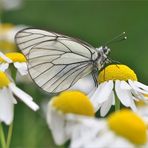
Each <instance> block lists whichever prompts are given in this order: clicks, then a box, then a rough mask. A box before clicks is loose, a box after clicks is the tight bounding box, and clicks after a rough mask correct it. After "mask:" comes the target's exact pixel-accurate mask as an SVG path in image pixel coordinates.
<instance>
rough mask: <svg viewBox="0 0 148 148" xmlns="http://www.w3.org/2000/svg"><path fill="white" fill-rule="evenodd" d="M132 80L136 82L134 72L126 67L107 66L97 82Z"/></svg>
mask: <svg viewBox="0 0 148 148" xmlns="http://www.w3.org/2000/svg"><path fill="white" fill-rule="evenodd" d="M129 79H130V80H134V81H137V76H136V74H135V72H134V71H133V70H132V69H130V68H129V67H128V66H126V65H119V64H118V65H109V66H107V67H106V68H104V69H103V70H102V71H101V72H100V74H99V76H98V82H99V83H102V82H104V81H108V80H125V81H127V80H129Z"/></svg>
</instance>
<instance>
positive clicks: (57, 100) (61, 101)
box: [52, 91, 95, 116]
mask: <svg viewBox="0 0 148 148" xmlns="http://www.w3.org/2000/svg"><path fill="white" fill-rule="evenodd" d="M52 105H53V107H54V108H56V109H57V110H59V111H62V112H63V113H73V114H78V115H86V116H94V114H95V111H94V108H93V105H92V104H91V102H90V100H89V98H88V97H87V96H86V95H85V94H83V93H82V92H79V91H65V92H62V93H61V94H60V95H59V96H57V97H54V99H53V100H52Z"/></svg>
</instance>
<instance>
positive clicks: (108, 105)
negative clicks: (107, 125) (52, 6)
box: [100, 91, 114, 117]
mask: <svg viewBox="0 0 148 148" xmlns="http://www.w3.org/2000/svg"><path fill="white" fill-rule="evenodd" d="M113 99H114V92H113V91H112V92H111V94H110V96H109V99H108V100H107V101H105V102H104V103H103V104H102V105H101V109H100V115H101V116H102V117H104V116H105V115H106V114H107V113H108V111H109V110H110V108H111V106H112V102H113Z"/></svg>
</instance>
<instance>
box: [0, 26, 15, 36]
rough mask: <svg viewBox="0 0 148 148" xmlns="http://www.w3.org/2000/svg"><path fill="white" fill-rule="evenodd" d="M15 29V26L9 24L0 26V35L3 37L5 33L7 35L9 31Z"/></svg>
mask: <svg viewBox="0 0 148 148" xmlns="http://www.w3.org/2000/svg"><path fill="white" fill-rule="evenodd" d="M13 28H14V25H13V24H9V23H4V24H0V35H3V34H4V33H6V32H7V31H9V30H11V29H13Z"/></svg>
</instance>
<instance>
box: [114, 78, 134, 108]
mask: <svg viewBox="0 0 148 148" xmlns="http://www.w3.org/2000/svg"><path fill="white" fill-rule="evenodd" d="M120 84H121V82H120V81H119V80H116V81H115V91H116V94H117V96H118V98H119V100H120V101H121V103H122V104H123V105H125V106H127V107H129V104H130V102H131V101H130V99H131V98H130V97H131V95H130V91H129V90H123V89H121V87H120Z"/></svg>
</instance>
